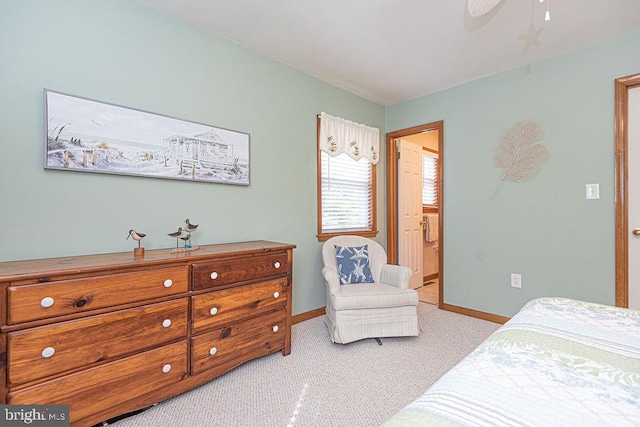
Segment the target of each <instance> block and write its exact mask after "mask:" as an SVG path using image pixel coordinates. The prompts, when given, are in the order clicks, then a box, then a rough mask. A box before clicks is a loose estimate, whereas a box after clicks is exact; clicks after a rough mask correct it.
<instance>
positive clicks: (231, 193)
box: [0, 0, 385, 314]
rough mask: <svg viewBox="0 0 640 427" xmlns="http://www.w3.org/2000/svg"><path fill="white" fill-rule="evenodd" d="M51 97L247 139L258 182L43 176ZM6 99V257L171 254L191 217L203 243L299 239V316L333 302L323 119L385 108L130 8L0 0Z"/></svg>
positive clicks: (116, 2)
mask: <svg viewBox="0 0 640 427" xmlns="http://www.w3.org/2000/svg"><path fill="white" fill-rule="evenodd" d="M310 54H313V53H312V52H310ZM43 88H48V89H52V90H55V91H61V92H66V93H70V94H75V95H79V96H83V97H88V98H92V99H97V100H101V101H105V102H111V103H115V104H120V105H126V106H130V107H133V108H139V109H143V110H147V111H152V112H156V113H161V114H165V115H169V116H174V117H179V118H184V119H188V120H192V121H196V122H201V123H206V124H211V125H215V126H219V127H223V128H228V129H235V130H239V131H243V132H248V133H250V134H251V185H250V186H249V187H240V186H231V185H222V184H207V183H190V182H181V181H172V180H161V179H152V178H140V177H125V176H116V175H101V174H90V173H74V172H65V171H52V170H44V169H43V150H44V130H43V129H44V124H43V114H44V113H43V93H42V92H43ZM0 94H1V96H0V163H1V164H2V166H1V167H0V200H1V201H2V202H1V204H0V236H2V238H1V239H2V240H1V241H2V245H0V260H2V261H6V260H17V259H26V258H41V257H53V256H67V255H76V254H87V253H107V252H119V251H132V249H133V247H134V244H133V242H132V241H131V240H125V238H126V237H127V231H128V230H129V229H130V228H135V229H138V230H140V231H141V232H144V233H147V237H146V238H145V239H144V240H143V242H144V246H145V247H146V248H147V249H154V248H166V247H171V246H172V245H173V244H175V240H173V239H172V238H170V237H168V236H167V235H166V233H168V232H171V231H174V230H175V229H176V228H177V227H178V226H180V225H181V221H183V220H184V219H185V218H187V217H188V218H190V219H191V220H192V221H193V222H194V223H196V224H200V228H199V229H198V231H197V233H195V234H194V235H193V243H194V244H208V243H225V242H233V241H246V240H257V239H266V240H274V241H279V242H285V243H293V244H296V245H297V246H298V247H297V249H296V250H295V251H294V299H293V311H294V314H296V313H300V312H305V311H309V310H312V309H315V308H317V307H321V306H323V305H324V298H325V297H324V283H323V281H322V277H321V275H320V270H321V260H320V246H321V244H320V243H318V241H317V239H316V237H315V234H316V114H318V113H320V112H321V111H326V112H328V113H329V114H332V115H336V116H340V117H345V118H348V119H349V120H353V121H357V122H360V123H365V124H367V125H369V126H375V127H378V128H380V129H383V127H384V108H383V107H381V106H379V105H376V104H374V103H371V102H368V101H366V100H363V99H362V98H359V97H357V96H354V95H352V94H350V93H348V92H345V91H342V90H340V89H337V88H335V87H333V86H331V85H328V84H326V83H323V82H321V81H319V80H317V79H315V78H313V77H310V76H308V75H306V74H303V73H301V72H298V71H295V70H293V69H291V68H288V67H286V66H283V65H281V64H279V63H277V62H274V61H271V60H268V59H266V58H264V57H262V56H259V55H256V54H254V53H252V52H250V51H248V50H246V49H244V48H241V47H238V46H237V45H234V44H232V43H229V42H227V41H224V40H221V39H219V38H216V37H213V36H211V35H209V34H207V33H205V32H203V31H201V30H199V29H196V28H195V27H192V26H190V25H187V24H184V23H182V22H180V21H178V20H175V19H173V18H171V17H169V16H167V15H165V14H163V13H160V12H158V11H155V10H154V9H151V8H148V7H146V6H144V5H142V4H140V3H137V2H136V1H133V0H100V1H97V0H93V1H83V0H76V1H73V0H56V1H55V2H50V1H34V0H0ZM378 176H379V180H380V182H381V183H383V182H384V173H383V171H382V173H379V174H378ZM383 187H384V186H383V185H380V186H379V198H380V200H383V197H384V188H383ZM378 211H379V220H378V223H379V224H380V229H381V233H380V235H381V236H384V235H385V233H384V224H385V217H384V203H379V205H378Z"/></svg>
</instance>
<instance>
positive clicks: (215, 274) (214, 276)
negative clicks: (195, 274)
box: [211, 271, 218, 280]
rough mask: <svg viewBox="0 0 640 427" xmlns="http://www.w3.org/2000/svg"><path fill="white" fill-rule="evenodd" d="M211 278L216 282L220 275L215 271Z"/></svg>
mask: <svg viewBox="0 0 640 427" xmlns="http://www.w3.org/2000/svg"><path fill="white" fill-rule="evenodd" d="M211 278H212V279H213V280H216V279H217V278H218V273H217V272H215V271H214V272H213V273H211Z"/></svg>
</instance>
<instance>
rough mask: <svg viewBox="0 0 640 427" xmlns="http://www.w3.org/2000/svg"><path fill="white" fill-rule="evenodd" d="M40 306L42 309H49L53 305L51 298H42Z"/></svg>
mask: <svg viewBox="0 0 640 427" xmlns="http://www.w3.org/2000/svg"><path fill="white" fill-rule="evenodd" d="M40 305H41V306H43V307H44V308H49V307H51V306H52V305H53V298H51V297H44V298H42V301H40Z"/></svg>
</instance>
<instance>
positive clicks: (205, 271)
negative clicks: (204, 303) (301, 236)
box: [193, 252, 290, 290]
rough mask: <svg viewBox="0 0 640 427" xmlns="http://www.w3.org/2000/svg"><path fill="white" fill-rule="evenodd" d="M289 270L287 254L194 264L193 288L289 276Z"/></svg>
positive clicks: (206, 287)
mask: <svg viewBox="0 0 640 427" xmlns="http://www.w3.org/2000/svg"><path fill="white" fill-rule="evenodd" d="M289 270H290V265H289V262H288V258H287V253H286V252H282V253H278V254H273V255H261V256H256V257H251V258H240V259H235V260H227V261H214V262H207V263H201V264H194V265H193V288H194V289H196V290H197V289H208V288H212V287H216V286H222V285H226V284H229V283H234V282H243V281H246V280H254V279H260V278H264V277H273V276H279V275H284V274H287V273H288V272H289Z"/></svg>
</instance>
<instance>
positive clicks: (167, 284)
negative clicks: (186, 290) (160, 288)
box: [164, 279, 173, 288]
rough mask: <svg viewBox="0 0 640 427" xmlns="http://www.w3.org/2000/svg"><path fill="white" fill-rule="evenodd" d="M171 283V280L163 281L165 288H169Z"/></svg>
mask: <svg viewBox="0 0 640 427" xmlns="http://www.w3.org/2000/svg"><path fill="white" fill-rule="evenodd" d="M171 285H173V280H171V279H167V280H165V281H164V287H165V288H170V287H171Z"/></svg>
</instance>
